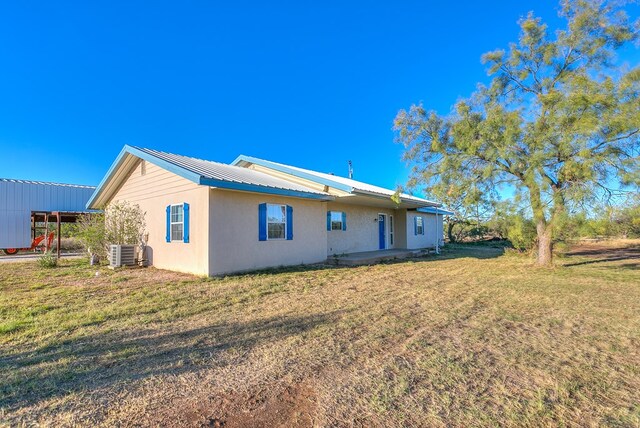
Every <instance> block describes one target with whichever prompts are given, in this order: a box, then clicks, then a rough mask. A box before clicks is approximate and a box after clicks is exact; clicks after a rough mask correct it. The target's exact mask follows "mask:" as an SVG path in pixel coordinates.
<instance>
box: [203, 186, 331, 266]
mask: <svg viewBox="0 0 640 428" xmlns="http://www.w3.org/2000/svg"><path fill="white" fill-rule="evenodd" d="M210 192H211V195H210V199H211V204H210V208H209V209H210V225H211V226H210V232H209V233H210V235H209V236H210V239H209V241H210V246H211V247H210V252H209V264H210V269H209V273H210V274H211V275H220V274H224V273H230V272H237V271H247V270H253V269H262V268H267V267H275V266H287V265H297V264H308V263H318V262H322V261H324V260H326V258H327V231H326V206H327V204H326V202H322V201H317V200H310V199H300V198H289V197H282V196H276V195H267V194H258V193H246V192H235V191H228V190H222V189H211V191H210ZM261 203H270V204H286V205H291V206H292V207H293V240H291V241H287V240H273V241H259V240H258V205H259V204H261Z"/></svg>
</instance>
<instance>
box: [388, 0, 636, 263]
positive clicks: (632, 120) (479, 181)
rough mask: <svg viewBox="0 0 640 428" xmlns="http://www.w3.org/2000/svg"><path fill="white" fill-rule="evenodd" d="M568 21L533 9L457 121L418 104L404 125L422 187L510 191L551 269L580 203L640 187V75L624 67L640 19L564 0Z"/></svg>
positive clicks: (399, 124)
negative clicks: (550, 26) (555, 21)
mask: <svg viewBox="0 0 640 428" xmlns="http://www.w3.org/2000/svg"><path fill="white" fill-rule="evenodd" d="M560 14H561V16H562V17H563V18H565V20H566V22H567V26H566V28H565V29H563V30H560V31H557V32H555V34H549V32H548V31H547V26H546V25H545V24H543V23H542V21H541V20H540V19H539V18H537V17H535V16H534V15H533V14H529V15H528V16H527V17H526V18H524V19H522V20H521V21H520V23H519V24H520V29H521V32H520V37H519V39H518V41H517V42H516V43H512V44H511V45H510V46H509V49H508V50H506V51H505V50H497V51H493V52H489V53H487V54H485V55H484V56H483V58H482V59H483V62H484V63H486V64H487V65H488V72H489V75H490V76H492V79H491V82H490V84H489V85H488V86H480V87H479V88H478V90H477V92H476V93H474V94H473V95H472V96H471V97H470V98H469V99H465V100H462V101H460V102H458V103H457V104H456V106H455V109H454V112H453V113H452V114H451V115H449V116H446V117H445V116H440V115H438V114H436V113H435V112H430V111H428V110H426V109H425V108H424V107H423V106H422V105H413V106H412V107H411V108H410V109H409V110H408V111H405V110H402V111H400V112H399V113H398V115H397V117H396V119H395V122H394V129H395V130H396V132H397V141H398V142H400V143H402V144H404V145H405V148H406V151H405V155H404V156H405V159H407V160H409V161H411V162H413V165H414V167H413V174H412V180H413V182H415V183H419V184H422V185H424V186H425V187H426V188H427V190H428V191H429V192H432V193H433V194H436V195H438V194H451V195H452V196H453V197H455V196H456V195H457V194H459V193H460V191H461V189H469V188H476V189H477V190H478V191H480V192H482V193H483V194H484V195H492V194H495V192H496V189H497V188H498V186H500V185H509V186H512V187H513V188H514V189H515V191H516V192H517V193H518V195H519V196H520V197H521V198H522V200H523V201H526V204H527V207H528V209H529V217H530V218H532V219H533V221H534V223H535V225H536V241H537V253H538V263H539V264H543V265H544V264H549V263H551V262H552V245H553V239H554V233H555V232H556V224H557V222H559V220H558V219H559V218H560V217H561V216H562V214H563V213H564V212H565V211H566V210H567V208H568V207H570V206H571V204H578V203H584V202H585V201H588V200H589V199H592V198H596V197H602V196H607V195H611V194H612V192H614V191H615V189H620V188H625V189H634V188H635V189H637V186H638V185H640V171H639V168H638V164H639V151H640V150H639V139H638V137H639V135H640V134H639V133H640V97H639V95H640V68H632V69H629V70H626V69H624V68H622V67H616V66H615V52H616V50H617V49H618V48H620V47H621V46H623V45H625V44H628V43H630V42H633V41H635V40H637V37H638V28H639V25H638V22H631V21H630V20H629V18H628V17H627V15H626V14H625V13H624V11H623V10H622V9H620V7H619V3H614V2H604V1H597V0H570V1H565V2H563V3H562V4H561V12H560ZM621 186H622V187H621Z"/></svg>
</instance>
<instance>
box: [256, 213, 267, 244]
mask: <svg viewBox="0 0 640 428" xmlns="http://www.w3.org/2000/svg"><path fill="white" fill-rule="evenodd" d="M258 240H259V241H266V240H267V204H260V205H258Z"/></svg>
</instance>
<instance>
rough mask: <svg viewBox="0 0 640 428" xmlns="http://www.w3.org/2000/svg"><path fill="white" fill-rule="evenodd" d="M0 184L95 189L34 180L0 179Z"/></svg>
mask: <svg viewBox="0 0 640 428" xmlns="http://www.w3.org/2000/svg"><path fill="white" fill-rule="evenodd" d="M0 182H5V183H20V184H36V185H43V186H60V187H75V188H78V189H95V188H96V186H85V185H83V184H65V183H53V182H49V181H34V180H22V179H19V178H0Z"/></svg>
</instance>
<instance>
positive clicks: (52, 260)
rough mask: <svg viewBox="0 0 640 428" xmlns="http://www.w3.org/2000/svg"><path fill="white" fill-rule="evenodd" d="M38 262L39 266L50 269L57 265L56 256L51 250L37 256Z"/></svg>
mask: <svg viewBox="0 0 640 428" xmlns="http://www.w3.org/2000/svg"><path fill="white" fill-rule="evenodd" d="M38 264H39V265H40V267H41V268H45V269H51V268H54V267H56V266H58V257H57V256H56V255H55V254H53V251H48V252H46V253H44V254H43V255H41V256H40V257H38Z"/></svg>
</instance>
